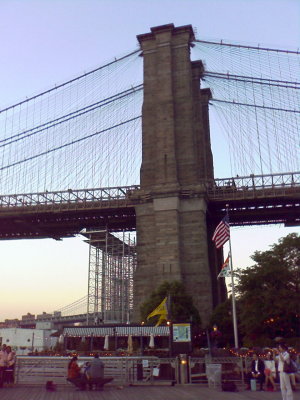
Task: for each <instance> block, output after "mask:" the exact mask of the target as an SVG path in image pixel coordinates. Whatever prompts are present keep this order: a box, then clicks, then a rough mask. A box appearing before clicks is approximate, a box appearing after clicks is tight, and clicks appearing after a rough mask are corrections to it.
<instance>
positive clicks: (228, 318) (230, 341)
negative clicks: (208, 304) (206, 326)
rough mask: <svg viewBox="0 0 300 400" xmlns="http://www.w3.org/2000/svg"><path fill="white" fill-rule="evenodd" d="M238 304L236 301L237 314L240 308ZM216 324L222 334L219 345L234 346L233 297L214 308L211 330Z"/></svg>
mask: <svg viewBox="0 0 300 400" xmlns="http://www.w3.org/2000/svg"><path fill="white" fill-rule="evenodd" d="M238 306H239V304H238V302H236V309H237V314H238V308H239V307H238ZM214 325H217V327H218V330H219V331H220V332H221V334H222V336H221V337H220V339H219V345H220V346H225V347H228V346H229V347H231V346H234V334H233V321H232V299H231V297H230V298H228V299H227V300H225V301H224V302H223V303H220V304H219V305H217V307H216V308H215V309H214V311H213V313H212V316H211V319H210V332H211V330H212V327H213V326H214Z"/></svg>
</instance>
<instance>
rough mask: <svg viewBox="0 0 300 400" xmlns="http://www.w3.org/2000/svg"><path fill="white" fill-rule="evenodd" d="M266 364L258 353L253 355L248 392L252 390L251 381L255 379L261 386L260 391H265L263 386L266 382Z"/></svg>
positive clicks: (248, 377) (247, 380)
mask: <svg viewBox="0 0 300 400" xmlns="http://www.w3.org/2000/svg"><path fill="white" fill-rule="evenodd" d="M264 369H265V364H264V362H263V360H261V359H260V358H259V356H258V354H257V353H253V359H252V362H251V371H250V372H249V373H248V374H247V377H246V382H247V390H250V380H251V379H255V380H256V381H257V382H258V383H259V384H260V388H259V390H263V384H264V381H265V373H264Z"/></svg>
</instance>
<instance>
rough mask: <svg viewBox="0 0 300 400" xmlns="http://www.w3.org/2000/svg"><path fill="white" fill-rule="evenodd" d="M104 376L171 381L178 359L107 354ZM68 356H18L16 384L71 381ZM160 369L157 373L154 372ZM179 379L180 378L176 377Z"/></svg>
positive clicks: (132, 382)
mask: <svg viewBox="0 0 300 400" xmlns="http://www.w3.org/2000/svg"><path fill="white" fill-rule="evenodd" d="M101 359H102V361H103V362H104V375H105V377H112V378H114V380H113V384H116V385H129V384H130V385H140V384H153V383H154V381H155V380H156V381H157V380H159V381H160V382H165V383H169V384H171V382H173V381H174V380H176V371H177V370H178V360H177V359H175V358H172V359H167V358H157V357H146V356H145V357H104V358H101ZM69 360H70V359H69V358H67V357H29V356H19V357H18V358H17V366H16V372H15V382H16V384H22V385H26V384H27V385H40V384H45V382H46V381H47V380H52V381H54V382H55V383H56V384H60V385H61V384H68V382H67V381H66V377H67V366H68V362H69ZM91 360H92V357H79V362H81V363H85V362H86V361H91ZM156 369H157V370H158V371H159V373H158V376H156V374H155V373H154V372H155V371H156ZM177 379H178V378H177Z"/></svg>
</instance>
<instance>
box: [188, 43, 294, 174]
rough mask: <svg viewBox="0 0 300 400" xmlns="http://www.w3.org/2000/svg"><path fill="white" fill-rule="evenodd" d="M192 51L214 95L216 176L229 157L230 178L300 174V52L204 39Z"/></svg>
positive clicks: (211, 111) (213, 132) (205, 83)
mask: <svg viewBox="0 0 300 400" xmlns="http://www.w3.org/2000/svg"><path fill="white" fill-rule="evenodd" d="M193 52H194V56H195V57H196V58H197V59H202V60H204V63H205V73H204V77H203V83H204V86H205V87H209V88H210V89H211V91H212V100H211V101H210V120H211V136H212V147H213V154H214V161H215V172H216V175H217V176H218V175H220V173H221V174H222V176H223V177H224V164H225V165H226V162H224V160H226V159H229V160H230V166H231V171H230V172H227V174H228V173H229V174H231V176H236V174H239V176H241V175H250V174H259V175H261V174H273V173H282V172H293V171H299V170H300V158H299V139H300V133H299V128H300V90H299V89H300V81H299V76H300V53H299V52H297V51H288V50H277V49H269V48H262V47H258V46H245V45H238V44H229V43H224V42H220V43H217V42H209V41H202V40H197V41H196V46H195V47H194V49H193ZM216 134H217V135H216ZM220 135H223V137H224V138H225V139H226V140H225V141H224V142H226V146H227V149H226V150H225V149H224V148H222V143H223V142H222V140H221V137H220ZM216 154H217V155H218V157H216ZM228 164H229V163H228ZM227 176H228V175H227ZM219 177H220V176H219Z"/></svg>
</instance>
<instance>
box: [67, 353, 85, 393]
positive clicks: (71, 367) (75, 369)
mask: <svg viewBox="0 0 300 400" xmlns="http://www.w3.org/2000/svg"><path fill="white" fill-rule="evenodd" d="M67 381H69V382H71V383H73V385H75V386H76V387H77V388H78V389H77V390H85V383H86V378H85V377H84V376H82V374H81V373H80V367H79V365H78V364H77V357H76V356H74V357H73V358H72V359H71V361H70V362H69V364H68V377H67Z"/></svg>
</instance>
